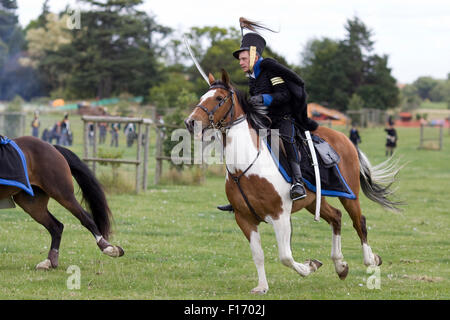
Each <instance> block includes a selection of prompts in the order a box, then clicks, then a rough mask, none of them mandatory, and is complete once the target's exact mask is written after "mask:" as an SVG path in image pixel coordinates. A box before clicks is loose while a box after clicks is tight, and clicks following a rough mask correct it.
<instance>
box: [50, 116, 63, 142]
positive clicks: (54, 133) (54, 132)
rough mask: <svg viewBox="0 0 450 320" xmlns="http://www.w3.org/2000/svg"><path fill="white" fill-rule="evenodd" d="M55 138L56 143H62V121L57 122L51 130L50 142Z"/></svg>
mask: <svg viewBox="0 0 450 320" xmlns="http://www.w3.org/2000/svg"><path fill="white" fill-rule="evenodd" d="M53 139H55V140H56V141H55V144H61V121H58V122H56V123H55V125H54V126H53V128H52V129H51V131H50V135H49V141H48V142H49V143H53Z"/></svg>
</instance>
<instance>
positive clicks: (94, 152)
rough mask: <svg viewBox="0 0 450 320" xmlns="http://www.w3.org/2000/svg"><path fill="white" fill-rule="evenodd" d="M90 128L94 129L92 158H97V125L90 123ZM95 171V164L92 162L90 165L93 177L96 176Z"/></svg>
mask: <svg viewBox="0 0 450 320" xmlns="http://www.w3.org/2000/svg"><path fill="white" fill-rule="evenodd" d="M92 126H93V127H94V136H93V137H92V138H93V139H94V142H93V146H92V153H93V155H92V157H94V158H97V123H96V122H94V123H92ZM96 170H97V163H96V162H95V161H94V162H93V163H92V171H93V172H94V175H96Z"/></svg>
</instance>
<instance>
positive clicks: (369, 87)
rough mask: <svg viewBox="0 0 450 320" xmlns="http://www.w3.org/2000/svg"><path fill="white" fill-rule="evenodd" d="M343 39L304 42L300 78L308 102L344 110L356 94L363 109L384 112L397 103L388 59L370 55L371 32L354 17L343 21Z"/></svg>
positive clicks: (394, 84) (372, 43)
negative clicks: (361, 101) (302, 79)
mask: <svg viewBox="0 0 450 320" xmlns="http://www.w3.org/2000/svg"><path fill="white" fill-rule="evenodd" d="M344 28H345V30H346V31H347V32H346V35H345V38H344V39H343V40H332V39H329V38H323V39H314V40H311V41H309V42H308V44H307V45H306V47H305V49H304V52H303V54H302V62H301V68H300V71H301V75H302V76H303V78H304V79H305V81H306V91H307V93H308V94H309V101H315V102H318V103H320V104H323V105H325V106H328V107H331V108H336V109H338V110H341V111H345V110H346V109H347V108H348V103H349V101H350V98H351V97H352V95H353V94H354V93H357V94H358V95H359V96H360V97H361V98H362V99H363V100H364V107H366V108H378V109H386V108H391V107H395V106H396V105H397V104H398V94H399V92H398V89H397V87H396V80H395V79H394V78H393V77H392V75H391V69H390V68H388V56H387V55H383V56H378V55H376V54H371V52H372V51H373V45H374V42H373V40H372V39H371V37H372V36H373V31H372V30H370V29H369V28H367V27H366V26H365V24H364V23H363V22H362V21H361V20H360V19H359V18H358V17H354V18H353V19H349V20H347V22H346V24H345V26H344Z"/></svg>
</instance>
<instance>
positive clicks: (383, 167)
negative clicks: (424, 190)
mask: <svg viewBox="0 0 450 320" xmlns="http://www.w3.org/2000/svg"><path fill="white" fill-rule="evenodd" d="M356 149H357V150H358V158H359V180H360V182H361V189H362V191H363V192H364V194H365V195H366V197H367V198H369V199H370V200H372V201H374V202H376V203H378V204H380V205H381V206H382V207H384V208H386V209H388V210H391V211H395V212H398V211H400V209H399V208H398V207H397V206H398V205H402V204H404V202H401V201H393V200H390V199H389V197H390V196H391V195H393V194H394V192H395V191H396V190H392V189H391V186H392V184H393V183H394V182H395V181H396V176H397V174H398V173H399V171H400V170H401V169H402V168H403V166H399V164H398V162H399V160H397V161H393V158H389V159H387V160H386V161H384V162H382V163H380V164H378V165H376V166H372V165H371V164H370V162H369V159H368V158H367V157H366V155H365V154H364V153H363V152H362V151H361V150H359V148H356Z"/></svg>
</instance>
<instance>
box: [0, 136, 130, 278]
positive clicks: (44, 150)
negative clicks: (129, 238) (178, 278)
mask: <svg viewBox="0 0 450 320" xmlns="http://www.w3.org/2000/svg"><path fill="white" fill-rule="evenodd" d="M14 142H15V143H16V144H17V145H18V146H19V147H20V149H21V150H22V152H23V154H24V156H25V159H26V162H27V169H28V177H29V180H30V184H31V186H32V188H33V192H34V197H33V196H31V195H29V194H28V193H26V192H25V191H23V190H22V189H19V188H17V187H12V186H4V185H0V199H4V198H8V197H12V198H13V200H14V202H15V203H17V204H18V205H19V206H20V207H21V208H22V209H23V210H24V211H26V212H27V213H28V214H29V215H30V216H31V217H32V218H33V219H34V220H36V221H37V222H39V223H40V224H42V225H43V226H44V227H45V228H46V229H47V230H48V232H49V233H50V235H51V238H52V241H51V246H50V250H49V253H48V258H47V259H45V260H44V261H42V262H41V263H39V264H38V265H37V266H36V268H37V269H50V268H56V267H57V266H58V256H59V245H60V242H61V236H62V232H63V228H64V226H63V224H62V223H61V222H59V221H58V220H57V219H56V218H55V217H54V216H53V215H52V214H51V213H50V211H48V208H47V205H48V201H49V198H50V197H51V198H53V199H55V200H56V201H57V202H59V203H60V204H61V205H62V206H63V207H64V208H66V209H67V210H69V211H70V212H71V213H72V214H73V215H74V216H75V217H77V218H78V219H79V220H80V222H81V224H82V225H83V226H85V227H86V228H87V229H88V230H89V231H90V232H91V233H92V234H93V235H94V237H95V239H96V241H97V245H98V247H99V248H100V250H101V251H102V252H103V253H105V254H107V255H109V256H111V257H120V256H122V255H123V254H124V251H123V250H122V248H120V247H118V246H113V245H111V244H110V243H109V242H108V241H107V240H108V237H109V236H110V234H111V218H112V215H111V211H110V209H109V207H108V203H107V201H106V197H105V194H104V192H103V190H102V187H101V185H100V183H99V182H98V181H97V179H96V178H95V176H94V175H93V174H92V172H91V171H90V170H89V168H88V167H87V166H86V164H84V163H83V162H82V161H81V160H80V159H79V158H78V157H77V156H76V155H75V154H74V153H73V152H72V151H70V150H69V149H66V148H63V147H60V146H52V145H51V144H49V143H47V142H44V141H42V140H39V139H37V138H34V137H20V138H17V139H15V140H14ZM72 176H73V177H74V178H75V180H76V181H77V183H78V185H79V186H80V189H81V191H82V193H83V198H84V200H85V202H86V203H87V204H88V206H89V208H90V211H91V212H92V216H91V215H90V214H89V213H88V212H86V210H85V209H83V207H82V206H81V205H80V203H78V201H77V199H76V198H75V195H74V186H73V180H72Z"/></svg>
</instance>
